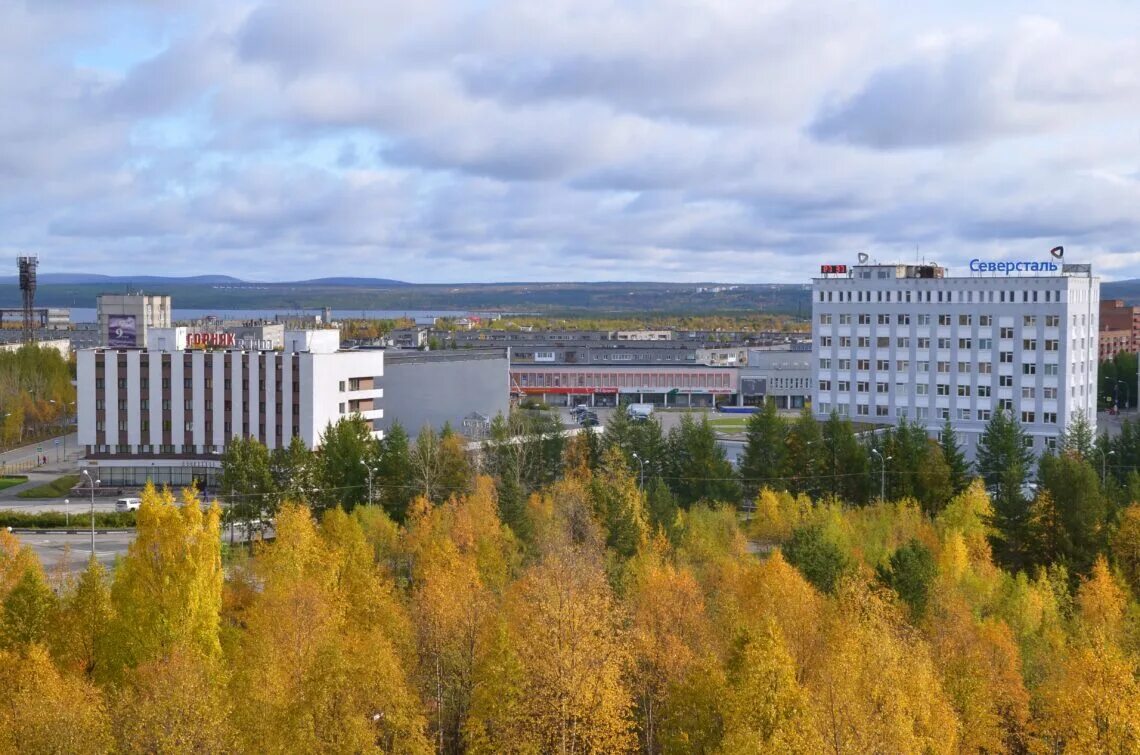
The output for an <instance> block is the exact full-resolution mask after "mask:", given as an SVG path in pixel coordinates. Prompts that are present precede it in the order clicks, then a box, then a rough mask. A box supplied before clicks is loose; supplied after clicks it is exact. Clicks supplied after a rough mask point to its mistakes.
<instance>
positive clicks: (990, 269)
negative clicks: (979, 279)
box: [970, 259, 1058, 275]
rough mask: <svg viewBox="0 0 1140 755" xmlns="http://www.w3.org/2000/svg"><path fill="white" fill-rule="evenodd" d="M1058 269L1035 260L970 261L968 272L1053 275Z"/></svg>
mask: <svg viewBox="0 0 1140 755" xmlns="http://www.w3.org/2000/svg"><path fill="white" fill-rule="evenodd" d="M1057 270H1058V267H1057V263H1055V262H1038V261H1036V260H1016V261H1012V260H1011V261H1009V262H1005V261H1002V262H988V261H986V260H979V259H973V260H970V272H973V273H1005V274H1006V275H1009V274H1010V273H1055V272H1057Z"/></svg>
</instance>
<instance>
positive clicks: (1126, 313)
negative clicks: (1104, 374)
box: [1100, 299, 1140, 362]
mask: <svg viewBox="0 0 1140 755" xmlns="http://www.w3.org/2000/svg"><path fill="white" fill-rule="evenodd" d="M1121 352H1130V353H1136V352H1140V307H1129V306H1126V305H1125V303H1124V302H1122V301H1121V300H1120V299H1109V300H1108V301H1102V302H1101V303H1100V360H1101V361H1102V362H1104V361H1107V360H1109V359H1112V358H1113V357H1114V356H1116V355H1117V354H1119V353H1121Z"/></svg>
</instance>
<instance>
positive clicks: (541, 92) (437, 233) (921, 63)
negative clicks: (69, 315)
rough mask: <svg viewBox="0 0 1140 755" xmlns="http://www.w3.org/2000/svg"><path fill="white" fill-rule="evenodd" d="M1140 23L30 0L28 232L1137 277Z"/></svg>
mask: <svg viewBox="0 0 1140 755" xmlns="http://www.w3.org/2000/svg"><path fill="white" fill-rule="evenodd" d="M1078 10H1079V12H1078ZM1132 21H1137V19H1136V13H1135V12H1134V11H1130V10H1128V9H1126V8H1125V9H1121V7H1120V6H1119V5H1118V4H1112V3H1108V2H1107V0H1106V1H1105V2H1104V3H1102V4H1097V5H1095V6H1092V7H1087V6H1082V7H1081V8H1080V9H1074V8H1071V7H1068V6H1065V5H1062V4H1058V3H1053V2H1052V0H1050V2H1048V3H1037V4H1029V3H1015V4H1003V5H1002V6H1001V7H1000V8H997V9H992V8H989V7H988V6H987V7H983V6H982V4H977V3H975V4H971V3H962V4H960V5H959V6H955V7H954V8H950V7H949V6H947V5H946V4H931V5H929V7H923V5H922V4H921V3H916V4H914V5H913V6H908V8H907V10H906V12H903V13H899V12H896V11H895V10H894V9H891V8H887V7H886V6H880V5H879V4H878V3H876V2H875V1H874V0H843V1H841V2H823V0H800V1H796V0H782V1H781V2H775V3H764V4H757V3H754V2H749V1H748V0H707V1H706V2H697V0H659V1H658V2H653V3H629V2H624V1H623V0H551V1H550V2H545V3H534V2H529V1H527V0H500V1H499V2H482V1H481V0H466V1H462V0H423V1H422V2H417V3H414V4H410V5H409V4H407V3H396V2H376V1H375V0H337V1H336V2H332V1H331V0H330V1H329V2H316V0H284V1H283V2H273V3H269V2H263V1H262V0H247V1H245V2H240V3H233V2H229V3H222V2H220V1H217V0H213V1H203V2H194V3H188V2H174V0H168V1H167V2H163V3H147V2H141V1H138V0H136V1H135V2H126V1H124V2H119V3H112V4H90V3H75V2H59V1H58V0H57V1H56V2H53V3H34V4H20V3H7V4H3V5H0V112H4V113H5V117H4V118H0V189H2V190H3V191H2V193H0V222H3V224H4V226H5V229H6V239H7V240H6V241H5V244H6V245H7V247H8V248H11V249H16V248H19V249H20V250H22V251H33V252H39V253H40V254H41V257H42V258H43V264H44V268H45V270H50V269H57V270H58V269H71V268H73V267H75V266H90V265H92V264H97V265H100V266H101V269H104V270H107V271H109V272H129V271H132V270H145V271H146V272H149V273H159V272H171V273H191V272H193V273H197V272H201V271H202V270H203V268H204V267H211V266H212V267H216V268H217V269H219V270H224V271H226V272H229V273H231V274H236V275H245V276H248V277H253V278H265V279H282V278H290V277H303V275H304V273H305V271H306V270H308V269H311V268H312V266H313V265H317V264H319V265H321V267H322V269H323V270H325V272H327V273H328V274H330V275H331V274H345V275H354V274H361V275H382V276H384V277H397V278H401V277H402V278H406V279H410V280H422V281H431V280H452V281H458V280H504V279H515V280H518V279H527V278H533V279H563V280H566V279H597V278H614V277H618V278H627V279H628V278H634V279H636V278H641V279H652V278H672V279H687V280H708V279H712V278H723V279H730V280H735V281H766V280H780V281H799V280H803V279H804V277H805V272H804V271H805V270H806V269H808V268H809V267H810V265H812V264H815V263H817V262H820V261H828V262H834V261H844V260H845V259H850V258H851V257H853V256H854V254H855V252H857V251H861V250H871V251H873V252H874V253H875V254H876V256H879V257H880V258H884V259H885V258H890V257H891V256H892V255H895V256H899V257H902V258H907V259H909V258H912V257H913V256H914V255H915V253H916V251H915V247H916V246H918V247H919V250H918V254H919V255H927V256H930V257H937V258H939V259H942V260H943V261H945V262H947V263H949V264H962V263H964V261H965V260H968V259H969V258H970V257H973V256H981V255H983V254H985V255H997V256H1011V255H1024V254H1038V253H1040V251H1041V250H1042V249H1047V247H1048V246H1051V245H1052V244H1053V243H1065V244H1066V247H1067V249H1068V250H1069V253H1070V254H1071V255H1073V256H1074V257H1075V258H1086V259H1093V260H1095V261H1096V262H1097V263H1098V264H1099V265H1103V267H1104V269H1105V270H1106V271H1107V272H1109V273H1110V274H1111V275H1113V276H1116V277H1127V276H1129V275H1131V274H1132V272H1131V265H1132V264H1133V263H1134V261H1135V260H1136V259H1137V256H1136V255H1137V242H1136V241H1135V239H1136V238H1137V235H1138V234H1137V231H1140V217H1137V216H1136V213H1135V210H1134V208H1135V207H1136V206H1138V204H1140V188H1138V181H1137V176H1138V175H1140V163H1138V162H1137V160H1136V158H1135V155H1136V154H1137V150H1136V146H1137V145H1136V139H1137V132H1136V129H1135V123H1136V122H1137V116H1140V97H1138V95H1140V49H1138V43H1137V42H1136V41H1135V39H1134V38H1133V37H1132V36H1131V35H1130V34H1128V33H1127V30H1128V29H1129V28H1135V24H1132V23H1131V22H1132ZM116 46H118V47H121V48H122V50H121V54H116V52H119V51H118V50H117V49H116ZM93 51H94V52H93ZM140 51H142V52H140ZM91 61H98V65H95V64H92V62H91ZM115 265H121V266H122V269H120V270H118V271H116V270H113V269H111V268H113V267H114V266H115Z"/></svg>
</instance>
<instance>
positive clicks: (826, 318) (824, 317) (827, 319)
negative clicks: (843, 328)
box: [819, 314, 831, 325]
mask: <svg viewBox="0 0 1140 755" xmlns="http://www.w3.org/2000/svg"><path fill="white" fill-rule="evenodd" d="M819 324H820V325H830V324H831V315H828V314H821V315H820V316H819Z"/></svg>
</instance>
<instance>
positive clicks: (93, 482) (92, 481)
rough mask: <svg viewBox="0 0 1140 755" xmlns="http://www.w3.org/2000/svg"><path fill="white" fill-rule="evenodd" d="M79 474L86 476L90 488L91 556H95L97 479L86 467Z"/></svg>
mask: <svg viewBox="0 0 1140 755" xmlns="http://www.w3.org/2000/svg"><path fill="white" fill-rule="evenodd" d="M80 474H81V475H83V476H84V477H86V478H87V486H88V488H90V490H91V558H95V486H96V485H98V484H99V480H96V479H94V478H93V477H92V476H91V473H90V472H88V471H87V470H86V469H84V470H83V471H82V472H80Z"/></svg>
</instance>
